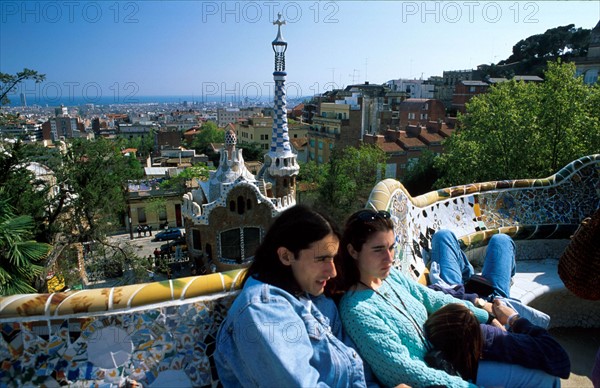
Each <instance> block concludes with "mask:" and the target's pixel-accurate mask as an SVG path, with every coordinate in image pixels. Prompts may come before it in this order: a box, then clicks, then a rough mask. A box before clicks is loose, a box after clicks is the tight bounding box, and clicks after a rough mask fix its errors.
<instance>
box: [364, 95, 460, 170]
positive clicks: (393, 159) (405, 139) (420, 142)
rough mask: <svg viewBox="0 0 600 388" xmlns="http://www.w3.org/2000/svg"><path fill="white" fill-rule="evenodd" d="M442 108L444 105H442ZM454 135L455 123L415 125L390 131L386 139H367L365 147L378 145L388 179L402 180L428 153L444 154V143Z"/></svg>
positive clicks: (378, 137) (366, 137)
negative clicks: (381, 151) (382, 155)
mask: <svg viewBox="0 0 600 388" xmlns="http://www.w3.org/2000/svg"><path fill="white" fill-rule="evenodd" d="M439 103H440V104H441V102H439ZM453 132H454V121H451V122H449V123H445V122H442V121H441V120H438V121H429V122H427V124H426V125H422V124H416V125H415V124H411V125H408V126H406V127H405V128H404V129H402V130H398V129H388V130H386V131H385V133H384V134H382V135H365V137H364V138H363V141H364V143H365V144H374V145H376V146H377V147H379V148H380V149H381V150H383V151H384V152H385V153H386V156H387V158H386V171H385V177H386V178H394V179H401V178H402V177H403V176H404V175H405V174H406V170H407V169H408V168H409V167H410V166H411V165H413V164H414V163H417V162H418V160H419V158H420V157H421V155H422V154H423V152H424V151H425V150H428V151H431V152H433V153H435V154H441V153H442V152H443V146H442V141H443V140H444V139H445V138H447V137H449V136H450V135H451V134H452V133H453Z"/></svg>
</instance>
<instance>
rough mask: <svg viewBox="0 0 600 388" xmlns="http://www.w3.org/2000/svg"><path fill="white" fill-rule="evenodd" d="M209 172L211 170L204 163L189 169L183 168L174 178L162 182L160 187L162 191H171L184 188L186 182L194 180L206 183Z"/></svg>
mask: <svg viewBox="0 0 600 388" xmlns="http://www.w3.org/2000/svg"><path fill="white" fill-rule="evenodd" d="M210 171H211V168H209V167H208V166H206V164H205V163H198V164H195V165H193V166H191V167H187V168H185V169H184V170H183V171H182V172H180V173H179V174H177V176H175V177H171V178H169V179H165V180H163V181H162V182H161V183H160V187H161V188H162V189H172V188H177V187H185V186H186V182H188V181H191V180H194V179H198V180H201V181H206V180H208V178H209V177H210Z"/></svg>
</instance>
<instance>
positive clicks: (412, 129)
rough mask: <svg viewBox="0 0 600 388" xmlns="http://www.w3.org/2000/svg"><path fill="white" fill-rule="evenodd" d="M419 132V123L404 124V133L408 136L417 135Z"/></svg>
mask: <svg viewBox="0 0 600 388" xmlns="http://www.w3.org/2000/svg"><path fill="white" fill-rule="evenodd" d="M420 134H421V126H420V125H407V126H406V135H407V136H408V137H417V136H419V135H420Z"/></svg>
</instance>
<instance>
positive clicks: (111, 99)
mask: <svg viewBox="0 0 600 388" xmlns="http://www.w3.org/2000/svg"><path fill="white" fill-rule="evenodd" d="M9 98H10V103H9V104H7V105H5V106H6V107H10V108H19V107H33V106H39V107H58V106H61V105H64V106H67V107H68V106H85V105H94V106H104V105H160V104H187V105H188V106H193V105H203V104H211V105H230V106H231V107H239V106H252V105H257V104H258V105H263V104H266V103H272V102H273V97H272V96H271V97H247V96H235V95H227V96H204V97H203V96H194V95H150V96H101V97H95V98H90V97H74V96H70V97H61V98H48V97H46V98H44V97H41V96H25V98H26V101H25V104H22V102H21V98H20V97H19V96H15V95H11V96H9ZM306 98H310V97H309V96H306V97H298V98H294V99H290V100H288V101H296V100H304V99H306Z"/></svg>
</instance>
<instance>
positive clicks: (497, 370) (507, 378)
mask: <svg viewBox="0 0 600 388" xmlns="http://www.w3.org/2000/svg"><path fill="white" fill-rule="evenodd" d="M476 383H477V385H479V386H482V387H548V388H559V387H560V378H558V377H555V376H551V375H549V374H548V373H546V372H543V371H541V370H537V369H528V368H525V367H522V366H520V365H515V364H506V363H503V362H497V361H484V360H480V361H479V368H478V369H477V382H476Z"/></svg>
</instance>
